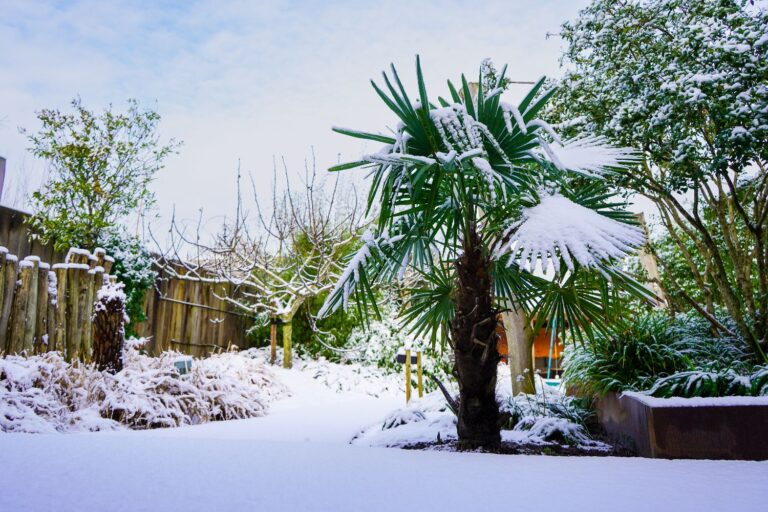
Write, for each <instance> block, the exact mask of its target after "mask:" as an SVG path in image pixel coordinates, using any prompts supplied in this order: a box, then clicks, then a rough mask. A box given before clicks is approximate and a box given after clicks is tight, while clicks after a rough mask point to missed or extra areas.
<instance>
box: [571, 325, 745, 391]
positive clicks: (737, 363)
mask: <svg viewBox="0 0 768 512" xmlns="http://www.w3.org/2000/svg"><path fill="white" fill-rule="evenodd" d="M750 359H751V356H750V353H749V350H748V348H747V344H746V343H745V342H744V341H743V340H741V339H740V338H729V337H723V336H713V335H712V333H711V332H710V330H709V324H708V323H707V322H705V321H704V320H702V319H701V318H699V317H698V316H695V315H693V314H689V315H681V316H679V317H678V318H676V319H671V318H670V317H668V316H667V315H666V314H665V313H663V312H652V313H643V314H640V315H637V316H635V317H634V318H633V319H632V321H631V322H630V323H628V324H627V326H626V327H625V328H623V329H620V330H618V331H617V332H616V333H615V334H612V335H599V336H597V337H596V339H595V340H594V342H592V343H591V344H588V345H586V344H585V345H577V344H572V345H571V346H569V347H568V348H567V349H566V351H565V362H564V380H565V381H566V382H567V384H568V385H569V386H572V387H574V388H576V389H578V390H579V391H580V392H581V393H584V394H604V393H607V392H609V391H643V390H649V389H652V388H654V387H655V386H656V385H657V382H662V381H663V382H662V384H660V386H663V389H664V391H661V388H659V393H661V394H663V395H664V396H672V395H671V394H669V393H672V394H674V393H680V394H679V395H675V396H689V395H691V394H695V393H703V394H699V395H697V396H720V395H718V394H717V393H719V394H722V393H727V394H748V388H749V386H748V385H746V386H745V385H742V384H740V381H741V380H743V379H745V378H746V379H748V375H749V374H750V373H751V372H752V371H753V370H752V366H751V364H750ZM715 375H717V377H715ZM689 379H690V381H689ZM684 381H688V382H687V383H686V382H684ZM729 382H730V384H729ZM712 393H715V394H712ZM660 396H661V395H660Z"/></svg>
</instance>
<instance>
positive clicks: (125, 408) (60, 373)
mask: <svg viewBox="0 0 768 512" xmlns="http://www.w3.org/2000/svg"><path fill="white" fill-rule="evenodd" d="M180 356H181V354H178V353H175V352H165V353H163V354H162V355H160V357H149V356H145V355H141V354H140V353H139V352H138V344H137V343H129V344H126V348H125V352H124V354H123V363H124V366H123V369H122V370H121V371H119V372H117V373H115V374H112V373H109V372H100V371H98V370H96V368H95V367H94V366H93V365H83V364H69V363H68V362H66V361H64V359H63V358H62V357H61V355H60V354H59V353H58V352H48V353H45V354H41V355H37V356H31V357H21V356H8V357H5V358H2V359H0V430H2V431H4V432H68V431H81V430H86V431H87V430H109V429H119V428H123V427H126V426H127V427H130V428H134V429H143V428H157V427H174V426H181V425H190V424H195V423H202V422H207V421H216V420H227V419H239V418H250V417H254V416H261V415H263V414H265V413H266V410H267V407H268V404H269V403H270V402H271V401H272V400H273V399H275V398H277V397H279V396H281V395H283V394H286V393H287V390H286V388H285V387H284V386H283V385H282V384H280V383H279V382H278V381H276V379H275V378H274V376H273V375H272V373H271V372H270V371H269V370H268V369H267V368H266V367H265V365H264V364H263V363H262V362H261V361H259V360H258V359H256V358H254V357H249V355H248V354H241V353H235V352H227V353H222V354H217V355H214V356H212V357H209V358H207V359H201V360H195V361H194V362H193V365H192V368H191V370H190V371H189V372H188V373H187V374H185V375H180V374H179V371H178V370H177V369H176V367H175V365H174V363H175V362H176V361H177V360H178V359H179V357H180Z"/></svg>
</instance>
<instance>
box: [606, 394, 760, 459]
mask: <svg viewBox="0 0 768 512" xmlns="http://www.w3.org/2000/svg"><path fill="white" fill-rule="evenodd" d="M597 415H598V419H599V421H600V424H601V425H602V426H603V428H604V429H605V431H606V432H607V434H608V435H609V437H611V438H612V439H613V440H614V441H615V442H616V443H618V444H620V445H623V446H625V447H627V448H630V449H633V450H635V451H636V452H637V454H638V455H640V456H641V457H653V458H664V459H742V460H768V397H722V398H653V397H649V396H646V395H642V394H639V393H623V394H621V395H619V394H617V393H609V394H607V395H606V396H605V397H602V398H599V399H598V401H597Z"/></svg>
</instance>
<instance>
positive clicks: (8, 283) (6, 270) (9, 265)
mask: <svg viewBox="0 0 768 512" xmlns="http://www.w3.org/2000/svg"><path fill="white" fill-rule="evenodd" d="M18 264H19V260H18V258H17V257H16V256H14V255H13V254H6V255H5V265H4V266H3V268H2V273H0V280H2V281H4V282H5V289H4V290H3V299H2V301H3V308H2V310H0V350H4V351H6V352H7V353H10V352H11V333H10V330H11V325H10V321H11V312H12V311H13V297H14V296H15V294H16V280H17V279H18Z"/></svg>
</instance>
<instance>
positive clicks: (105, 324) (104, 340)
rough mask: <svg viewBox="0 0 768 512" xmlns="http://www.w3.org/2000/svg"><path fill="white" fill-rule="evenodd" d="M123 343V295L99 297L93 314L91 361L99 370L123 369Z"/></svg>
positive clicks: (115, 370) (113, 370) (117, 370)
mask: <svg viewBox="0 0 768 512" xmlns="http://www.w3.org/2000/svg"><path fill="white" fill-rule="evenodd" d="M124 343H125V302H124V295H121V294H106V295H104V296H101V297H99V298H98V300H97V302H96V305H95V313H94V315H93V361H94V362H95V363H96V366H97V367H98V368H99V370H108V371H111V372H119V371H120V370H122V369H123V344H124Z"/></svg>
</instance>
